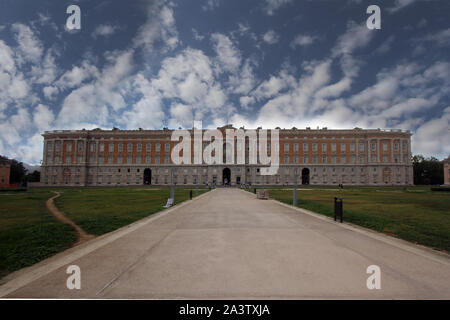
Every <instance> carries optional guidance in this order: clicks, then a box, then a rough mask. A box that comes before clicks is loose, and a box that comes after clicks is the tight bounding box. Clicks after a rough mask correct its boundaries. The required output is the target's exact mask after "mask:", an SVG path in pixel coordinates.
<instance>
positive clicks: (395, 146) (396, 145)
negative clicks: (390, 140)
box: [394, 141, 398, 151]
mask: <svg viewBox="0 0 450 320" xmlns="http://www.w3.org/2000/svg"><path fill="white" fill-rule="evenodd" d="M394 150H395V151H398V142H397V141H395V142H394Z"/></svg>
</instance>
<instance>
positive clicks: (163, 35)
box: [133, 0, 179, 52]
mask: <svg viewBox="0 0 450 320" xmlns="http://www.w3.org/2000/svg"><path fill="white" fill-rule="evenodd" d="M147 11H148V12H147V21H146V22H145V24H144V25H142V26H141V27H140V28H139V30H138V33H137V35H136V37H135V38H134V39H133V41H134V46H135V47H143V48H144V49H145V50H147V51H149V52H151V51H153V49H154V48H153V46H154V45H155V43H156V42H158V41H159V44H160V45H161V48H162V50H163V51H164V50H172V49H174V48H175V47H176V46H177V45H178V43H179V40H178V32H177V30H176V27H175V19H174V17H173V9H172V8H171V7H170V5H165V2H164V1H158V0H157V1H155V2H154V3H152V4H151V5H149V7H148V10H147Z"/></svg>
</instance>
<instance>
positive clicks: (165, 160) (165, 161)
mask: <svg viewBox="0 0 450 320" xmlns="http://www.w3.org/2000/svg"><path fill="white" fill-rule="evenodd" d="M164 163H165V164H169V163H170V161H169V156H164Z"/></svg>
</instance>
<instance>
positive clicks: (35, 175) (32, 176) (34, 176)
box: [26, 170, 41, 182]
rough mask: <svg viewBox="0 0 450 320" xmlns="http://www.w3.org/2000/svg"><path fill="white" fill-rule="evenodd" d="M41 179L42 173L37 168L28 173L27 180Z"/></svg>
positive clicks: (37, 180)
mask: <svg viewBox="0 0 450 320" xmlns="http://www.w3.org/2000/svg"><path fill="white" fill-rule="evenodd" d="M40 180H41V173H40V172H39V171H37V170H34V171H33V172H32V173H28V174H27V175H26V181H27V182H39V181H40Z"/></svg>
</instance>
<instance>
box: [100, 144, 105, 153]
mask: <svg viewBox="0 0 450 320" xmlns="http://www.w3.org/2000/svg"><path fill="white" fill-rule="evenodd" d="M99 150H100V152H104V151H105V144H104V143H103V142H101V143H100V146H99Z"/></svg>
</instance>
